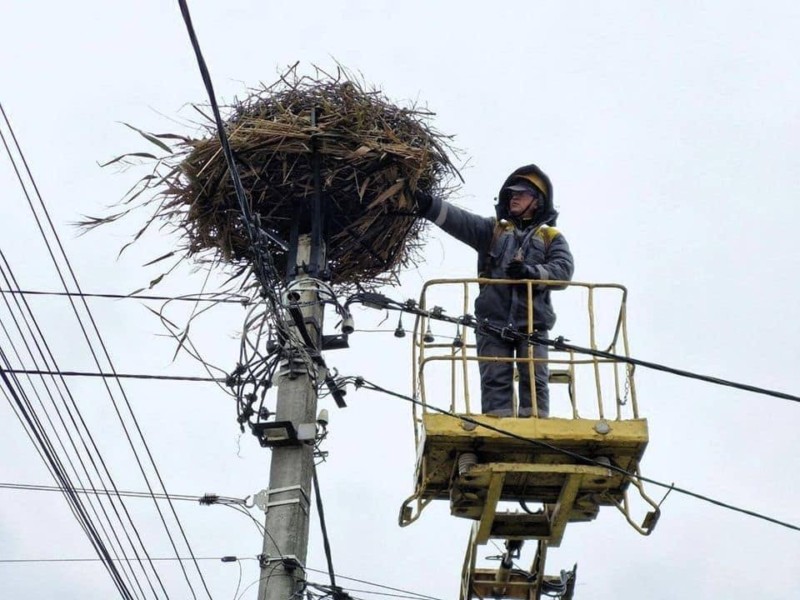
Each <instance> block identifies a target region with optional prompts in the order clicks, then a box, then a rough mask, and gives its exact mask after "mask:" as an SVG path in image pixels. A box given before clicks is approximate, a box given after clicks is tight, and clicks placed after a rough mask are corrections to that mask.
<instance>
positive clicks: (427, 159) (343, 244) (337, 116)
mask: <svg viewBox="0 0 800 600" xmlns="http://www.w3.org/2000/svg"><path fill="white" fill-rule="evenodd" d="M319 73H320V72H318V76H319V78H311V77H308V76H305V77H299V76H297V74H296V71H295V70H294V69H292V70H290V71H289V72H288V73H287V74H285V75H284V76H283V77H281V78H280V80H279V81H277V82H276V83H274V84H272V85H270V86H263V87H262V88H261V89H259V90H255V91H252V92H251V93H250V95H249V97H247V98H246V99H245V100H243V101H237V102H235V103H234V104H233V105H231V106H228V107H227V109H226V112H227V115H226V116H224V122H225V123H224V127H225V132H226V134H227V137H228V139H229V143H230V147H231V149H232V153H233V155H234V157H235V163H236V168H237V170H238V174H239V178H240V179H241V183H242V186H243V188H244V192H245V197H246V202H247V204H248V207H249V212H250V213H251V215H252V221H251V223H250V224H249V225H252V224H255V225H257V226H258V227H260V228H262V229H263V230H265V231H266V232H267V233H268V234H269V236H267V237H270V238H273V239H274V238H279V239H282V240H285V241H289V239H290V238H291V235H292V228H293V224H294V223H295V222H296V220H298V219H299V221H297V223H298V225H299V230H300V231H301V232H302V231H303V230H304V229H310V219H311V206H312V199H313V197H314V195H315V189H316V188H315V164H316V165H318V166H317V171H316V172H317V173H318V174H319V176H318V181H319V183H318V185H319V189H320V192H321V200H322V202H321V204H322V213H323V215H324V224H325V229H324V232H325V234H326V237H327V240H328V244H327V259H328V261H329V266H330V282H331V284H332V285H333V287H334V289H337V291H342V290H343V289H350V288H352V287H354V286H356V285H360V286H362V287H367V288H369V287H376V286H379V285H383V284H386V283H394V282H396V281H397V274H398V273H399V272H400V271H401V270H402V269H404V268H408V267H413V266H416V265H417V263H418V260H419V256H420V253H419V249H420V247H421V244H422V239H421V234H422V231H423V227H424V221H423V220H421V219H420V218H419V217H418V216H417V211H418V207H417V201H416V200H415V197H417V196H418V194H419V193H420V192H422V193H424V194H432V195H437V196H439V197H447V196H448V195H449V194H450V193H452V192H453V191H454V189H455V186H456V185H457V182H456V178H457V177H458V178H460V175H459V173H458V171H457V169H456V168H455V167H454V165H453V163H452V162H451V160H450V158H449V155H450V154H451V153H452V150H451V147H450V145H449V140H450V138H448V137H446V136H444V135H442V134H440V133H438V132H437V131H435V130H434V129H432V128H431V126H430V125H429V123H428V122H429V120H430V117H431V116H432V114H433V113H430V112H427V111H424V110H420V109H418V108H416V107H412V108H400V107H398V106H395V105H394V104H392V103H391V102H389V101H388V100H387V99H386V97H385V96H384V95H383V94H382V93H381V92H380V91H377V90H367V89H365V86H363V85H362V84H361V83H360V82H359V81H357V80H355V79H354V78H352V77H350V76H349V74H348V73H346V72H345V71H342V70H340V71H339V72H338V74H337V75H336V76H331V75H327V74H322V75H321V76H320V75H319ZM140 133H142V135H144V136H145V137H146V138H147V139H148V140H150V141H151V142H153V143H154V144H156V145H158V146H159V147H160V148H162V149H164V150H166V151H167V152H168V154H167V155H166V156H165V157H161V158H158V159H157V162H158V168H157V169H156V173H158V175H157V176H154V175H148V176H146V177H145V178H143V179H142V181H140V184H141V185H140V189H138V190H136V192H135V195H136V196H139V195H141V193H142V192H144V191H145V190H151V192H152V193H151V194H150V197H149V198H148V200H147V201H146V202H145V204H147V205H149V206H155V207H156V208H155V211H154V213H153V214H152V216H151V218H150V219H149V220H148V222H147V225H146V226H145V228H146V227H148V226H149V225H150V224H152V223H153V222H154V221H161V220H167V221H168V222H170V223H172V224H173V225H175V226H176V228H177V229H178V230H179V231H180V232H181V233H182V236H181V239H182V242H183V244H184V246H183V247H182V248H181V249H182V250H185V251H186V252H185V254H184V256H187V257H188V256H191V257H193V258H195V259H198V260H200V261H206V262H207V261H212V262H215V263H221V264H224V265H230V266H233V267H234V268H237V267H238V268H239V269H240V270H241V272H246V273H248V277H250V276H251V274H252V270H251V269H249V268H248V267H251V266H252V265H253V262H254V258H255V254H254V253H255V252H256V250H255V249H254V246H253V243H252V239H251V233H250V229H251V228H250V227H249V225H248V223H247V222H246V221H245V217H244V215H243V212H242V210H241V207H240V203H239V200H238V199H237V194H236V190H235V188H234V184H233V182H232V178H231V174H230V171H229V166H228V162H227V161H226V159H225V156H224V153H223V151H222V147H221V144H220V140H219V137H218V135H217V130H216V127H215V126H214V125H213V124H211V125H206V126H204V130H203V133H204V134H205V135H204V136H203V137H200V138H187V137H182V136H177V135H172V134H163V135H154V134H147V133H144V132H140ZM131 156H138V157H141V156H148V157H150V158H156V157H154V156H151V155H145V154H143V153H134V154H133V155H125V158H126V159H127V158H129V157H131ZM120 159H123V157H119V158H118V159H115V160H114V161H111V162H112V163H113V162H116V161H118V160H120ZM107 164H108V163H107ZM125 212H127V211H125ZM122 214H124V213H119V214H118V215H115V217H114V218H117V217H119V216H121V215H122ZM108 220H110V219H102V220H99V219H96V220H90V221H87V222H84V223H83V224H84V225H87V226H93V225H96V224H98V223H99V222H106V221H108ZM140 234H141V232H140ZM137 238H138V235H137ZM267 250H268V251H269V252H270V254H271V262H272V263H273V264H274V265H275V266H276V267H277V270H278V271H279V272H280V273H281V274H283V273H286V270H287V267H289V266H292V267H293V266H294V265H287V260H288V252H287V251H286V249H284V248H281V247H280V246H279V245H278V244H274V243H271V244H267Z"/></svg>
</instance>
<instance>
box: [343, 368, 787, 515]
mask: <svg viewBox="0 0 800 600" xmlns="http://www.w3.org/2000/svg"><path fill="white" fill-rule="evenodd" d="M344 379H345V380H347V381H349V382H352V383H353V384H354V385H355V386H356V388H359V387H364V388H366V389H370V390H373V391H376V392H381V393H383V394H387V395H389V396H394V397H395V398H400V399H402V400H406V401H407V402H411V403H412V404H416V405H418V406H422V407H424V408H426V409H427V410H431V411H434V412H437V413H439V414H442V415H447V416H449V417H452V418H454V419H458V420H459V421H464V422H467V423H470V424H472V425H476V426H478V427H483V428H484V429H488V430H489V431H494V432H495V433H499V434H502V435H505V436H507V437H510V438H514V439H516V440H520V441H523V442H526V443H529V444H532V445H534V446H537V447H540V448H547V449H548V450H551V451H553V452H558V453H560V454H563V455H565V456H568V457H570V458H572V459H574V460H578V461H581V462H584V463H588V464H592V465H597V466H601V467H604V468H606V469H611V470H612V471H615V472H617V473H619V474H621V475H625V476H627V477H630V478H632V479H638V480H640V481H644V482H646V483H650V484H653V485H655V486H658V487H662V488H666V489H668V490H670V491H675V492H678V493H680V494H684V495H686V496H690V497H692V498H696V499H698V500H702V501H704V502H708V503H710V504H713V505H715V506H719V507H721V508H726V509H728V510H732V511H735V512H739V513H742V514H745V515H748V516H751V517H754V518H756V519H761V520H763V521H767V522H769V523H773V524H775V525H780V526H781V527H785V528H787V529H792V530H795V531H800V526H798V525H794V524H792V523H788V522H786V521H781V520H779V519H775V518H773V517H770V516H768V515H765V514H763V513H759V512H756V511H753V510H749V509H746V508H741V507H738V506H734V505H733V504H729V503H727V502H723V501H721V500H716V499H714V498H711V497H709V496H706V495H703V494H698V493H697V492H692V491H690V490H688V489H686V488H681V487H678V486H676V485H675V484H674V483H664V482H662V481H658V480H656V479H651V478H649V477H644V476H642V475H637V474H635V473H631V472H629V471H626V470H625V469H623V468H621V467H618V466H617V465H614V464H610V465H609V464H606V463H600V462H598V461H596V460H594V459H593V458H589V457H587V456H583V455H581V454H578V453H576V452H572V451H570V450H566V449H564V448H559V447H557V446H554V445H552V444H549V443H547V442H543V441H541V440H535V439H531V438H527V437H525V436H522V435H518V434H516V433H513V432H511V431H507V430H505V429H502V428H500V427H495V426H494V425H489V424H487V423H482V422H481V421H478V420H477V419H473V418H472V417H470V416H468V415H459V414H456V413H453V412H450V411H447V410H444V409H442V408H437V407H435V406H431V405H429V404H425V403H423V402H422V401H420V400H417V399H416V398H412V397H411V396H406V395H405V394H400V393H398V392H393V391H391V390H388V389H386V388H383V387H381V386H379V385H377V384H375V383H372V382H370V381H367V380H366V379H364V378H363V377H355V378H344ZM342 382H344V380H342Z"/></svg>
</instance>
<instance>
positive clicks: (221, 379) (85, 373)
mask: <svg viewBox="0 0 800 600" xmlns="http://www.w3.org/2000/svg"><path fill="white" fill-rule="evenodd" d="M6 372H7V373H11V374H14V375H41V376H45V377H100V378H103V379H144V380H156V381H195V382H201V383H225V382H226V381H228V378H226V377H202V376H199V375H155V374H148V373H94V372H92V371H61V370H46V369H13V368H12V369H6Z"/></svg>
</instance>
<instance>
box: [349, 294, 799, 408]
mask: <svg viewBox="0 0 800 600" xmlns="http://www.w3.org/2000/svg"><path fill="white" fill-rule="evenodd" d="M351 304H363V305H364V306H366V307H368V308H375V309H378V310H396V311H401V312H407V313H409V314H413V315H416V316H418V317H424V318H426V319H431V320H437V321H444V322H447V323H452V324H454V325H459V326H463V327H468V328H470V329H475V330H480V331H483V332H486V333H491V334H494V335H496V336H499V337H501V338H503V339H507V340H511V341H520V342H527V343H529V344H531V345H533V344H541V345H547V346H551V347H552V348H554V349H555V350H571V351H573V352H576V353H579V354H587V355H590V356H596V357H598V358H606V359H609V360H613V361H616V362H621V363H627V364H630V365H633V366H641V367H644V368H648V369H653V370H657V371H663V372H666V373H670V374H672V375H677V376H679V377H686V378H690V379H696V380H699V381H705V382H707V383H712V384H715V385H722V386H727V387H731V388H735V389H739V390H743V391H747V392H752V393H755V394H763V395H766V396H773V397H775V398H780V399H783V400H790V401H792V402H800V396H796V395H794V394H787V393H785V392H780V391H776V390H771V389H769V388H764V387H760V386H754V385H750V384H746V383H739V382H735V381H731V380H727V379H722V378H719V377H712V376H709V375H703V374H700V373H695V372H692V371H687V370H684V369H676V368H674V367H669V366H667V365H663V364H660V363H656V362H651V361H645V360H640V359H637V358H632V357H629V356H622V355H619V354H614V353H611V352H606V351H603V350H595V349H593V348H584V347H582V346H576V345H573V344H570V343H569V341H568V340H566V339H564V338H563V337H557V338H556V339H553V340H551V339H549V338H546V337H543V336H541V335H539V334H537V333H533V334H527V333H524V332H521V331H518V330H517V329H516V328H513V327H500V326H497V325H494V324H492V323H490V322H488V321H480V320H478V319H477V318H476V317H475V316H474V315H470V314H464V315H461V316H458V317H450V316H448V315H445V314H444V310H443V309H442V308H440V307H433V308H432V309H431V310H426V309H424V308H421V307H420V306H419V304H417V302H416V301H414V300H406V301H405V302H399V301H397V300H393V299H391V298H389V297H387V296H384V295H383V294H379V293H375V292H360V293H357V294H353V295H352V296H350V297H349V298H348V299H347V301H346V302H345V304H344V307H345V308H347V307H349V306H350V305H351Z"/></svg>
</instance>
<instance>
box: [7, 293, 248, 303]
mask: <svg viewBox="0 0 800 600" xmlns="http://www.w3.org/2000/svg"><path fill="white" fill-rule="evenodd" d="M0 294H19V295H21V296H61V297H66V298H105V299H112V300H149V301H157V302H214V303H220V304H240V305H242V306H247V305H249V304H251V303H252V302H253V300H252V299H251V298H248V297H247V296H240V297H238V298H227V297H226V298H213V297H212V298H206V297H203V296H197V295H192V294H189V295H186V296H152V295H145V294H136V293H135V292H134V293H132V294H111V293H93V294H90V293H84V292H51V291H43V290H10V289H0ZM225 295H226V296H228V295H230V294H225Z"/></svg>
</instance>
